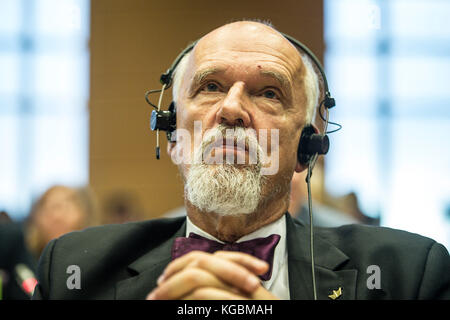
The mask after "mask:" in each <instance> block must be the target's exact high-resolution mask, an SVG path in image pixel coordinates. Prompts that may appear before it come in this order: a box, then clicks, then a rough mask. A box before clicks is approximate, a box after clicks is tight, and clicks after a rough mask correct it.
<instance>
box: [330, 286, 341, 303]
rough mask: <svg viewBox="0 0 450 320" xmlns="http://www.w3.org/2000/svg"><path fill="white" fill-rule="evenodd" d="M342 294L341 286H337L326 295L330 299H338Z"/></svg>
mask: <svg viewBox="0 0 450 320" xmlns="http://www.w3.org/2000/svg"><path fill="white" fill-rule="evenodd" d="M341 295H342V288H341V287H339V289H337V290H333V293H332V294H330V295H329V296H328V298H330V299H332V300H336V299H338V298H339V297H340V296H341Z"/></svg>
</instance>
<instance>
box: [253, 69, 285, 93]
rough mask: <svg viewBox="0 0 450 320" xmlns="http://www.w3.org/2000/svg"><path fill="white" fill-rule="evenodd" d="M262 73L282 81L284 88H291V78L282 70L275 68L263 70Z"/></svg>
mask: <svg viewBox="0 0 450 320" xmlns="http://www.w3.org/2000/svg"><path fill="white" fill-rule="evenodd" d="M260 73H261V74H262V75H264V76H269V77H271V78H274V79H275V80H277V81H278V82H279V83H280V85H281V86H282V87H283V88H284V89H286V90H289V88H290V82H289V79H288V78H287V77H286V76H285V75H284V74H282V73H281V72H278V71H274V70H261V71H260Z"/></svg>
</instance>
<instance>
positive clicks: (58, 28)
mask: <svg viewBox="0 0 450 320" xmlns="http://www.w3.org/2000/svg"><path fill="white" fill-rule="evenodd" d="M88 39H89V1H88V0H1V2H0V210H6V211H7V212H8V213H9V214H11V215H12V216H13V217H15V218H19V217H23V216H24V215H26V214H27V213H28V210H29V208H30V204H31V202H32V199H33V198H34V197H36V196H38V195H39V194H40V193H42V192H44V191H45V189H47V188H48V187H49V186H50V185H52V184H55V183H60V184H68V185H83V184H85V183H87V182H88V159H89V158H88V151H89V150H88V128H89V125H88V109H87V103H88V93H89V51H88Z"/></svg>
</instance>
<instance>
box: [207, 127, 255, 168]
mask: <svg viewBox="0 0 450 320" xmlns="http://www.w3.org/2000/svg"><path fill="white" fill-rule="evenodd" d="M223 146H229V147H234V148H236V149H238V150H242V151H246V152H248V153H249V155H250V156H254V158H255V159H256V162H257V163H259V162H260V158H261V153H262V147H261V146H260V144H259V142H258V140H257V138H256V131H255V130H253V129H245V128H243V127H231V126H227V125H223V124H220V125H219V126H217V127H216V128H213V129H210V130H209V131H208V132H207V133H206V134H205V136H204V137H203V139H202V142H201V145H200V148H199V149H200V150H199V151H201V154H203V155H208V154H210V153H211V151H212V150H213V149H214V148H218V147H219V148H220V147H223ZM252 153H253V154H252Z"/></svg>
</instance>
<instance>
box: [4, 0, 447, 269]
mask: <svg viewBox="0 0 450 320" xmlns="http://www.w3.org/2000/svg"><path fill="white" fill-rule="evenodd" d="M243 18H259V19H264V20H269V21H271V22H272V23H273V25H274V26H275V27H276V28H277V29H279V30H280V31H282V32H285V33H287V34H289V35H292V36H293V37H295V38H297V39H299V40H300V41H302V42H303V43H305V44H306V45H307V46H308V47H309V48H310V49H311V50H312V51H313V52H315V53H316V55H317V56H318V57H319V59H320V60H322V61H323V62H324V65H325V69H326V73H327V77H328V81H329V84H330V88H331V92H332V94H333V95H334V97H335V98H336V102H337V106H336V108H334V109H332V110H331V113H330V117H331V118H330V119H331V121H335V122H338V123H340V124H341V125H342V126H343V128H342V130H341V131H339V132H337V133H335V134H332V135H330V139H331V148H330V152H329V154H328V155H327V156H326V158H325V159H324V161H323V162H322V163H320V164H319V165H318V167H319V168H318V169H317V172H315V174H314V176H313V177H314V185H313V188H314V199H315V201H316V203H317V204H320V205H323V206H324V207H326V208H327V209H328V210H333V212H334V213H336V214H337V215H341V217H344V216H345V218H343V219H341V221H349V222H357V223H368V224H375V225H378V224H379V225H382V226H388V227H393V228H398V229H403V230H407V231H411V232H415V233H419V234H422V235H425V236H428V237H431V238H433V239H435V240H437V241H439V242H441V243H443V244H444V245H445V246H447V248H450V142H449V139H448V138H447V136H446V135H447V134H448V133H449V132H450V23H449V21H450V1H445V0H384V1H383V0H373V1H370V0H323V1H319V0H307V1H296V0H283V1H278V2H276V3H274V2H273V1H268V0H259V1H237V0H229V1H226V2H221V3H216V2H211V1H205V0H198V1H181V0H180V1H166V0H92V1H88V0H0V211H3V212H4V213H3V214H2V215H0V220H1V219H2V216H3V217H7V216H9V217H10V219H12V220H13V221H18V222H20V221H24V220H27V219H28V221H30V214H31V213H32V212H34V211H33V210H32V208H33V207H34V208H35V207H36V204H37V203H41V202H42V201H43V200H42V196H43V195H44V193H45V192H47V191H48V190H49V189H50V188H51V187H54V186H61V185H63V186H65V187H70V188H74V189H75V190H77V192H78V191H79V190H80V188H81V189H82V190H85V191H86V190H88V191H87V193H86V192H85V193H84V194H85V195H86V194H88V196H87V198H86V197H85V198H84V199H89V201H87V202H85V203H89V208H91V210H89V215H90V218H89V219H88V220H89V224H88V225H95V224H104V223H122V222H127V221H134V220H141V219H150V218H156V217H160V216H164V215H166V216H167V215H171V214H172V213H173V212H178V213H179V212H182V211H183V209H182V206H183V188H182V184H181V179H180V177H179V176H178V171H177V169H176V167H175V166H174V165H173V164H171V162H170V160H169V159H168V157H167V156H166V153H165V149H166V141H165V138H164V136H163V135H161V141H162V146H161V150H164V152H162V154H161V160H159V161H157V160H156V159H155V142H156V137H155V134H154V133H153V132H151V131H150V129H149V118H150V113H151V110H152V109H151V108H150V106H148V105H147V104H146V103H145V100H144V93H145V92H146V91H147V90H149V89H159V88H160V84H159V76H160V74H161V73H163V72H165V71H166V69H167V68H168V67H169V66H170V65H171V63H172V61H173V60H174V59H175V57H176V56H177V55H178V53H179V52H180V51H181V50H182V49H184V48H185V47H186V46H187V45H188V44H189V43H190V42H191V41H193V40H195V39H197V38H199V37H201V36H202V35H204V34H205V33H207V32H209V31H211V30H212V29H214V28H216V27H218V26H220V25H222V24H225V23H227V22H231V21H234V20H239V19H243ZM169 103H170V95H168V96H166V97H165V99H164V105H165V106H168V105H169ZM329 129H330V130H331V129H334V128H333V127H332V126H331V125H330V127H329ZM300 182H301V183H304V179H300ZM300 194H302V193H301V192H300V193H299V199H300V200H301V201H304V194H303V196H301V195H300ZM70 197H71V198H74V196H73V195H71V196H70ZM301 197H303V198H301ZM300 200H299V201H300ZM80 201H81V202H82V201H84V200H78V202H80ZM301 201H300V202H301ZM300 205H301V204H296V205H295V206H294V209H292V210H295V211H297V210H298V208H299V206H300ZM65 208H66V207H65ZM168 212H171V213H168ZM291 213H292V212H291ZM4 220H7V218H4ZM80 221H81V220H80ZM86 221H87V220H86ZM54 223H57V222H54ZM86 225H87V224H86V222H83V223H78V224H76V225H74V226H73V229H74V230H75V229H78V228H82V227H84V226H86ZM0 245H2V244H1V243H0ZM0 268H1V266H0Z"/></svg>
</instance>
